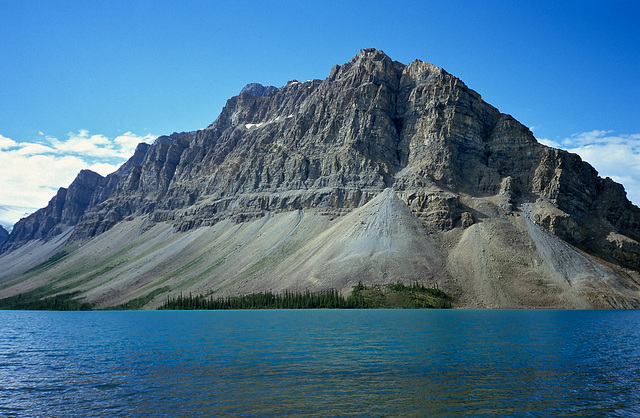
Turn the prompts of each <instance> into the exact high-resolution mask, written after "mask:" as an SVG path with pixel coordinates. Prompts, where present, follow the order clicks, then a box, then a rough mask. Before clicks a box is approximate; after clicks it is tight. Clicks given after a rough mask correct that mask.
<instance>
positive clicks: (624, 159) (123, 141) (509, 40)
mask: <svg viewBox="0 0 640 418" xmlns="http://www.w3.org/2000/svg"><path fill="white" fill-rule="evenodd" d="M638 17H640V6H636V2H634V1H616V0H609V1H538V2H514V1H491V0H485V1H428V0H423V1H399V0H394V1H353V2H348V1H344V0H343V1H339V2H338V1H327V0H324V1H309V2H299V1H272V2H264V1H243V2H237V1H183V2H175V1H139V0H127V1H119V0H111V1H99V0H97V1H91V2H87V1H46V0H38V1H25V0H2V1H0V68H1V74H2V75H1V76H0V190H2V192H0V205H17V206H30V207H41V206H44V205H45V204H46V202H47V201H48V200H49V199H50V198H51V197H52V196H53V195H54V194H55V191H56V190H57V188H58V187H60V186H63V187H66V186H68V184H69V183H70V182H71V181H72V180H73V178H74V177H75V175H76V174H77V172H78V171H79V170H80V169H82V168H87V167H88V168H92V169H94V170H96V171H98V172H101V173H102V174H106V173H108V172H110V171H113V169H115V168H116V167H117V165H118V164H120V163H121V162H122V161H123V160H124V159H126V157H127V156H128V155H130V153H131V152H132V150H133V147H135V144H136V143H137V142H139V141H147V142H150V141H152V140H153V138H154V137H156V136H158V135H162V134H170V133H172V132H174V131H187V130H196V129H201V128H204V127H206V126H207V125H208V124H210V123H211V122H212V121H213V120H215V118H216V117H217V115H218V113H219V112H220V110H221V109H222V107H223V106H224V103H225V101H226V100H227V99H228V98H229V97H231V96H233V95H235V94H237V93H238V92H239V91H240V89H241V88H242V87H243V86H244V85H245V84H247V83H250V82H260V83H262V84H265V85H268V84H271V85H275V86H282V85H284V84H286V82H287V81H288V80H291V79H294V78H295V79H299V80H307V79H313V78H319V79H324V78H326V77H327V75H328V74H329V71H330V69H331V67H332V65H333V64H342V63H344V62H347V61H349V60H350V59H351V57H352V56H353V55H355V54H356V53H358V51H359V50H360V49H361V48H367V47H374V48H378V49H382V50H384V51H385V52H386V53H387V54H388V55H389V56H390V57H391V58H392V59H394V60H397V61H400V62H403V63H409V62H411V61H413V60H414V59H420V60H423V61H427V62H431V63H433V64H435V65H438V66H440V67H443V68H444V69H445V70H447V71H448V72H450V73H452V74H454V75H455V76H457V77H459V78H460V79H462V80H463V81H464V82H465V83H466V84H467V85H468V86H469V87H471V88H472V89H474V90H476V91H477V92H479V93H480V94H481V95H482V97H483V98H484V99H485V100H486V101H487V102H489V103H490V104H492V105H494V106H495V107H497V108H498V109H500V111H502V112H504V113H509V114H511V115H513V116H514V117H515V118H516V119H517V120H519V121H520V122H522V123H523V124H525V125H527V126H529V127H531V128H532V130H533V132H534V134H535V135H536V137H537V138H539V139H540V140H541V142H544V143H547V144H551V145H554V146H558V147H562V148H565V149H569V150H572V151H574V152H578V153H580V154H581V155H583V158H586V159H587V160H588V161H589V162H591V163H592V164H593V165H594V166H595V167H596V169H598V171H599V172H600V174H601V175H603V176H607V175H608V176H611V177H613V178H614V179H616V180H618V181H621V182H622V183H623V184H625V187H626V188H627V190H628V191H629V195H630V197H631V199H632V200H633V201H634V202H635V203H636V204H640V105H639V103H638V98H640V81H639V80H638V75H639V74H640V53H639V52H638V51H640V29H639V28H640V25H638Z"/></svg>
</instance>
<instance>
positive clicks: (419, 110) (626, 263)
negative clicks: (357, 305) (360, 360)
mask: <svg viewBox="0 0 640 418" xmlns="http://www.w3.org/2000/svg"><path fill="white" fill-rule="evenodd" d="M639 240H640V210H639V209H638V208H636V207H635V206H633V205H632V204H631V203H630V202H629V201H628V200H627V199H626V197H625V193H624V189H623V188H622V187H621V186H620V185H618V184H616V183H614V182H612V181H611V180H609V179H601V178H599V177H598V176H597V172H596V171H595V170H594V169H593V168H592V167H591V166H589V165H588V164H587V163H584V162H582V161H581V160H580V158H579V157H578V156H577V155H573V154H569V153H567V152H564V151H560V150H556V149H553V148H548V147H545V146H543V145H541V144H539V143H537V141H536V140H535V138H534V137H533V135H532V134H531V132H530V131H529V130H528V129H527V128H526V127H524V126H522V125H521V124H519V123H518V122H517V121H515V119H513V118H512V117H510V116H508V115H504V114H501V113H500V112H499V111H498V110H497V109H495V108H493V107H492V106H490V105H488V104H486V103H485V102H483V101H482V100H481V98H480V95H478V94H477V93H476V92H474V91H472V90H470V89H468V88H467V87H466V86H465V85H464V84H463V83H462V82H461V81H460V80H458V79H457V78H455V77H453V76H451V75H450V74H448V73H446V72H445V71H444V70H442V69H440V68H438V67H435V66H433V65H431V64H427V63H424V62H421V61H415V62H413V63H411V64H409V65H404V64H401V63H398V62H395V61H392V60H391V59H390V58H389V57H387V56H386V55H385V54H384V53H382V52H381V51H376V50H370V49H367V50H362V51H361V52H360V53H359V54H358V55H356V56H355V57H354V58H353V59H352V60H351V61H350V62H348V63H346V64H344V65H342V66H334V68H333V69H332V70H331V73H330V74H329V77H328V78H327V79H326V80H323V81H320V80H312V81H308V82H305V83H299V82H297V81H292V82H289V83H288V84H287V85H286V86H284V87H281V88H279V89H275V88H258V86H256V85H253V86H252V87H251V86H250V88H247V89H245V90H244V92H242V93H241V94H240V95H238V96H236V97H233V98H231V99H230V100H229V101H228V103H227V105H226V106H225V108H224V109H223V110H222V112H221V114H220V116H219V117H218V119H217V120H216V121H215V122H214V123H213V124H212V125H210V126H209V127H207V128H206V129H203V130H200V131H197V132H189V133H182V134H173V135H171V136H168V137H160V138H158V139H157V140H156V141H155V143H154V144H153V145H152V146H148V145H141V146H139V147H138V149H137V150H136V153H135V155H134V156H133V157H132V158H131V159H130V161H129V162H127V163H126V164H125V165H124V166H123V167H121V168H120V169H119V170H118V171H117V172H115V173H113V174H112V175H110V176H107V177H101V176H99V175H97V174H95V173H91V172H88V171H83V172H81V173H80V174H79V175H78V178H77V179H76V180H75V181H74V182H73V183H72V184H71V185H70V186H69V188H68V189H61V190H60V192H59V193H58V194H57V195H56V197H54V199H52V201H51V202H50V203H49V205H48V206H47V207H46V208H43V209H41V210H40V211H38V212H36V213H35V214H33V215H31V216H30V217H28V218H27V219H24V220H22V221H21V222H19V223H18V224H16V226H15V227H14V230H13V231H12V233H11V235H10V236H9V238H8V239H7V241H6V242H5V244H3V245H2V247H1V248H2V255H0V262H1V263H2V265H3V266H4V271H3V272H1V273H0V298H3V297H10V296H15V295H18V294H21V293H23V294H24V293H26V292H39V293H37V294H42V295H45V294H46V295H55V294H66V293H73V294H74V298H76V299H77V300H78V301H82V302H90V303H94V304H96V306H97V307H100V308H108V307H113V306H130V307H145V308H153V307H158V306H159V305H160V304H162V303H163V301H165V300H166V298H167V297H172V296H173V297H175V296H177V295H179V294H180V293H182V294H188V293H191V294H193V295H206V296H211V295H213V296H215V297H217V296H229V295H241V294H250V293H259V292H276V293H277V292H282V291H285V290H289V291H297V292H304V291H306V290H309V291H312V292H316V291H326V290H330V289H336V290H338V291H340V292H342V293H343V294H347V293H348V292H350V291H351V289H352V288H353V286H355V285H356V284H357V283H359V282H362V283H363V284H365V285H374V284H375V285H383V284H388V283H395V282H397V281H399V282H401V283H414V282H417V283H421V284H424V285H425V286H427V287H435V286H436V285H437V287H438V288H440V289H442V290H444V291H445V292H447V293H448V294H450V295H452V296H453V297H454V302H453V304H454V306H463V307H561V308H565V307H566V308H584V307H640V294H639V289H640V284H639V283H640V280H639V277H640V276H639V275H638V270H639V268H640V258H639V257H638V255H639V254H640V245H639V244H638V241H639ZM32 294H33V293H32Z"/></svg>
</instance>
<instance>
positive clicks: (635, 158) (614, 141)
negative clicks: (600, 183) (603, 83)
mask: <svg viewBox="0 0 640 418" xmlns="http://www.w3.org/2000/svg"><path fill="white" fill-rule="evenodd" d="M538 141H539V142H541V143H543V144H545V145H548V146H551V147H554V148H562V149H565V150H567V151H569V152H573V153H576V154H578V155H580V157H581V158H582V159H583V160H584V161H587V162H588V163H589V164H591V165H592V166H593V167H594V168H595V169H596V170H598V173H599V174H600V176H601V177H611V179H613V180H614V181H616V182H618V183H621V184H622V185H623V186H624V188H625V190H626V191H627V197H628V198H629V200H631V201H632V202H633V203H634V204H635V205H640V134H619V135H616V134H614V132H613V131H602V130H594V131H589V132H580V133H576V134H573V135H571V136H570V137H568V138H564V139H562V140H559V141H551V140H548V139H539V140H538Z"/></svg>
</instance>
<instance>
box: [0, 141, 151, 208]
mask: <svg viewBox="0 0 640 418" xmlns="http://www.w3.org/2000/svg"><path fill="white" fill-rule="evenodd" d="M154 139H155V136H154V135H144V136H140V135H136V134H134V133H132V132H127V133H125V134H123V135H120V136H118V137H116V138H113V139H110V138H109V137H107V136H105V135H101V134H95V135H92V134H90V133H89V131H87V130H80V131H78V132H77V133H69V134H68V137H67V138H66V139H64V140H59V139H58V138H55V137H50V136H45V135H44V134H41V138H38V140H37V141H32V142H18V141H15V140H13V139H10V138H7V137H4V136H2V135H0V173H2V175H1V176H0V190H1V191H2V192H1V193H0V204H5V205H13V206H25V207H44V206H46V204H47V203H48V201H49V200H50V199H51V198H52V197H53V196H54V195H55V193H56V192H57V190H58V188H60V187H67V186H68V185H69V184H71V182H72V181H73V179H74V178H75V177H76V175H77V174H78V172H80V170H82V169H86V168H88V169H90V170H93V171H95V172H97V173H99V174H101V175H103V176H105V175H107V174H109V173H112V172H113V171H115V170H116V169H117V168H118V167H119V165H120V164H122V163H123V162H125V161H126V160H127V159H128V158H129V157H131V156H132V155H133V152H134V151H135V147H136V146H137V144H138V143H140V142H151V141H153V140H154Z"/></svg>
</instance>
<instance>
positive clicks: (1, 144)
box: [0, 135, 18, 150]
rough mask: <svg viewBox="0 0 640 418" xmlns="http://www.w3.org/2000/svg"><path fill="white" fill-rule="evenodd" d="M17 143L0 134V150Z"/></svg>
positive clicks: (14, 145) (12, 146)
mask: <svg viewBox="0 0 640 418" xmlns="http://www.w3.org/2000/svg"><path fill="white" fill-rule="evenodd" d="M17 145H18V143H17V142H16V141H14V140H13V139H11V138H7V137H5V136H2V135H0V150H3V149H9V148H14V147H16V146H17Z"/></svg>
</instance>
